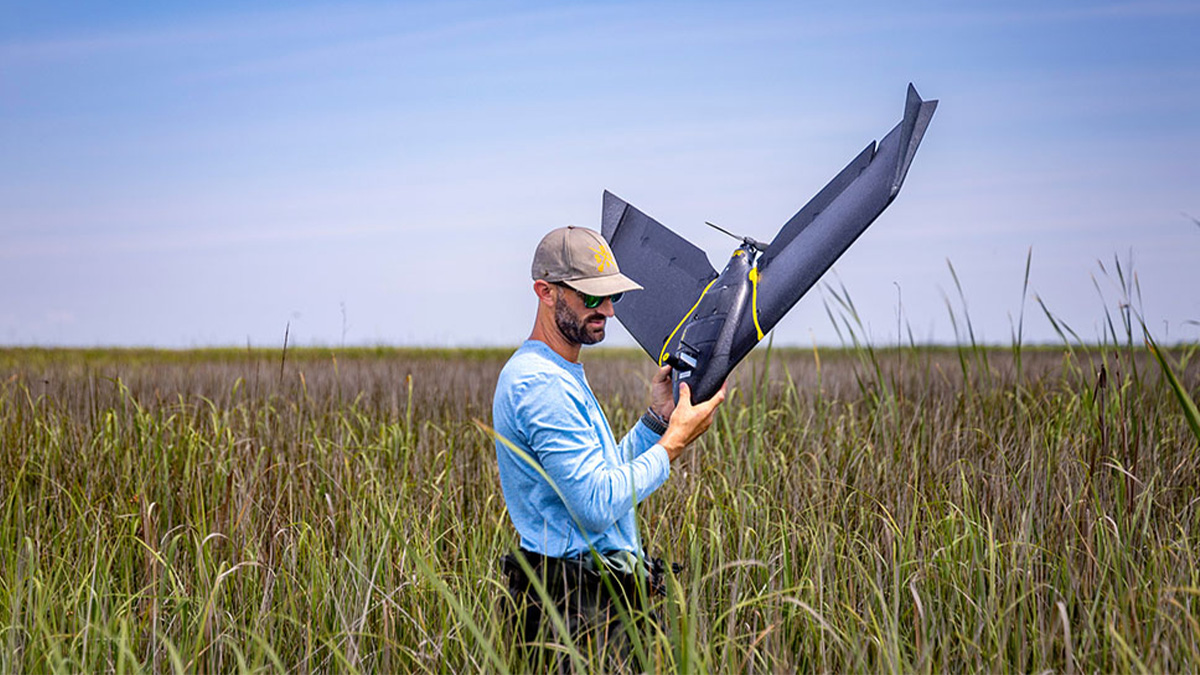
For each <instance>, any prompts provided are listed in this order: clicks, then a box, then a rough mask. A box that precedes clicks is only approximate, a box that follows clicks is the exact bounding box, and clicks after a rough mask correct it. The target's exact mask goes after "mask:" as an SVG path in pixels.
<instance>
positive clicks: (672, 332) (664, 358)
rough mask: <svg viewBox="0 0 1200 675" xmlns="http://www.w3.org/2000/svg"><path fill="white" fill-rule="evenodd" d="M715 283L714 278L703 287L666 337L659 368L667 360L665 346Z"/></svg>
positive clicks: (715, 279) (659, 359)
mask: <svg viewBox="0 0 1200 675" xmlns="http://www.w3.org/2000/svg"><path fill="white" fill-rule="evenodd" d="M716 282H717V278H716V277H714V278H713V280H712V281H710V282H708V285H707V286H705V287H704V290H703V291H700V297H698V298H696V304H694V305H692V308H691V309H689V310H688V311H687V314H684V315H683V318H682V319H680V320H679V325H678V326H675V330H673V331H671V334H670V335H668V336H667V341H666V342H664V343H663V348H662V353H661V354H659V355H658V365H660V366H661V365H662V364H663V362H665V361H666V360H667V345H669V344H671V338H673V337H675V334H676V333H678V332H679V329H680V328H682V327H683V322H684V321H687V320H688V317H689V316H691V315H692V312H694V311H696V308H697V307H699V306H700V301H701V300H703V299H704V294H705V293H707V292H708V289H710V288H712V285H713V284H715V283H716Z"/></svg>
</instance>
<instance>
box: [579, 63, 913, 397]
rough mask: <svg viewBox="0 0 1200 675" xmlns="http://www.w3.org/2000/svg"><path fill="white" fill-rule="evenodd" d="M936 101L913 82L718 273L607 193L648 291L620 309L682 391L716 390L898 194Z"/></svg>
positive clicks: (630, 263)
mask: <svg viewBox="0 0 1200 675" xmlns="http://www.w3.org/2000/svg"><path fill="white" fill-rule="evenodd" d="M935 108H937V101H923V100H921V97H920V96H919V95H918V94H917V90H916V88H915V87H913V86H912V85H911V84H909V85H908V99H907V101H906V102H905V106H904V119H902V120H901V121H900V123H899V124H897V125H896V126H895V127H894V128H893V129H892V130H891V131H890V132H888V134H887V135H886V136H884V137H883V140H882V141H879V143H878V144H876V143H875V142H871V143H870V144H869V145H867V147H866V149H864V150H863V151H862V152H861V153H859V154H858V156H857V157H855V158H854V159H853V160H852V161H851V162H850V163H849V164H848V165H847V166H846V168H844V169H842V171H841V172H840V173H839V174H838V175H837V176H835V177H834V178H833V180H831V181H829V184H828V185H826V186H825V187H824V188H822V189H821V191H820V192H818V193H817V195H816V196H815V197H813V198H812V199H811V200H810V201H809V202H808V204H805V205H804V208H802V209H800V211H799V212H798V213H796V215H794V216H792V218H791V220H789V221H788V222H787V223H786V224H785V225H784V226H783V229H781V230H779V233H778V234H776V235H775V239H773V240H772V241H771V243H769V244H765V245H764V244H762V243H760V242H758V241H755V240H753V239H751V238H749V237H745V238H743V239H742V245H741V246H739V247H738V248H737V250H735V251H734V252H733V255H732V256H731V257H730V258H729V263H728V264H726V265H725V269H724V270H722V271H721V273H720V274H717V272H716V270H714V269H713V267H712V265H711V264H709V262H708V258H707V257H706V256H705V255H704V252H703V251H701V250H700V249H699V248H697V247H696V246H694V245H692V244H691V243H689V242H688V241H687V240H686V239H684V238H683V237H680V236H679V235H678V234H675V233H674V232H672V231H671V230H669V229H667V228H666V227H664V226H663V225H661V224H659V223H658V222H656V221H655V220H654V219H653V218H650V217H649V216H647V215H646V214H644V213H642V212H641V211H639V210H637V209H636V208H634V207H633V206H631V205H629V204H628V203H626V202H625V201H623V200H622V199H621V198H619V197H617V196H616V195H614V194H612V193H610V192H608V191H605V192H604V212H603V216H602V218H601V234H603V235H604V238H605V239H607V240H608V243H609V246H610V247H611V248H612V250H613V253H614V255H615V256H616V258H617V260H618V261H619V263H620V265H621V271H622V272H623V273H625V274H627V275H628V276H630V277H632V278H633V279H634V280H636V281H637V282H638V283H640V284H641V285H642V286H643V287H645V290H643V291H641V292H638V293H629V294H628V295H626V297H625V298H624V300H623V301H622V302H621V303H619V304H617V305H616V306H615V307H614V310H615V312H616V315H617V318H618V319H620V321H621V323H622V324H624V325H625V327H626V328H627V329H628V330H629V332H630V333H631V334H633V337H634V338H635V339H636V340H637V341H638V344H640V345H641V346H642V349H645V350H646V353H648V354H649V355H650V357H651V358H653V359H654V360H655V361H656V362H657V363H658V364H659V365H663V364H669V365H670V366H671V367H672V369H673V371H674V374H673V379H674V387H675V395H676V399H678V396H679V384H680V383H681V382H687V383H688V387H689V388H690V389H691V394H692V401H693V402H699V401H706V400H708V399H709V398H711V397H712V396H713V394H715V393H717V390H718V389H720V388H721V384H722V383H724V382H725V378H726V376H727V375H729V372H730V371H731V370H733V367H734V366H736V365H737V364H738V363H739V362H740V361H741V360H742V358H743V357H745V356H746V354H748V353H749V352H750V350H751V349H752V348H753V347H754V345H755V344H757V343H758V342H759V341H760V340H762V339H763V336H764V335H766V333H767V332H768V331H770V330H771V328H773V327H774V326H775V324H776V323H777V322H778V321H779V320H780V319H781V318H783V315H784V314H786V313H787V312H788V310H790V309H791V308H792V306H793V305H795V304H796V302H798V301H799V300H800V298H801V297H802V296H803V295H804V294H805V293H806V292H808V290H809V289H810V288H812V286H813V284H815V283H816V282H817V279H819V278H820V277H821V275H822V274H824V273H825V271H826V270H828V269H829V268H830V266H832V265H833V263H834V262H835V261H836V260H837V259H838V258H839V257H840V256H841V255H842V253H844V252H845V251H846V249H847V248H849V247H850V244H852V243H854V240H855V239H857V238H858V236H859V235H861V234H862V233H863V231H865V230H866V229H867V227H868V226H869V225H870V224H871V223H872V222H873V221H874V220H875V218H876V217H878V216H879V214H880V213H882V212H883V210H884V209H886V208H887V206H888V204H891V203H892V200H893V199H895V198H896V194H897V193H899V192H900V186H901V185H902V184H903V183H904V176H905V174H907V173H908V167H909V164H911V163H912V160H913V156H914V155H915V154H916V152H917V146H918V145H920V143H921V138H922V137H923V136H924V135H925V128H926V127H928V126H929V120H930V118H931V117H932V116H933V111H934V109H935Z"/></svg>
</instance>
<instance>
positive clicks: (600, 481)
mask: <svg viewBox="0 0 1200 675" xmlns="http://www.w3.org/2000/svg"><path fill="white" fill-rule="evenodd" d="M492 425H493V428H494V429H495V430H496V433H497V434H498V435H499V437H500V438H499V439H497V441H496V461H497V462H498V463H499V466H500V484H501V487H502V488H503V489H504V501H505V503H506V504H507V505H508V515H509V517H510V518H512V522H513V525H514V526H515V527H516V528H517V532H518V533H519V534H520V535H521V547H522V548H525V549H527V550H531V551H536V552H538V553H541V554H543V555H547V556H554V557H569V556H573V555H576V554H578V553H581V552H583V551H586V550H588V543H589V542H590V543H591V545H592V546H594V547H595V548H596V550H597V551H600V552H601V553H605V552H609V551H615V550H623V551H630V552H632V553H635V554H639V555H640V554H641V553H642V546H641V540H640V538H639V536H638V531H637V522H636V519H635V517H634V509H633V507H634V504H635V496H636V500H637V501H641V500H642V499H645V498H646V496H647V495H649V494H650V493H652V492H654V491H655V490H656V489H658V487H659V486H660V485H662V484H663V483H664V482H666V480H667V476H668V475H669V473H670V459H669V458H668V457H667V451H666V450H664V449H663V447H662V446H661V445H657V443H658V440H659V435H658V434H656V433H654V432H653V431H651V430H650V429H649V427H647V426H646V425H645V424H642V423H640V422H639V423H638V424H635V425H634V427H633V429H631V430H630V431H629V433H628V434H626V435H625V437H624V438H622V439H621V442H620V444H618V443H617V442H616V440H615V439H614V438H613V433H612V429H611V428H610V427H609V425H608V419H607V418H606V417H605V416H604V411H603V410H601V409H600V403H599V402H598V401H597V400H596V396H595V395H594V394H593V393H592V389H591V387H590V386H589V385H588V382H587V378H586V376H585V375H584V372H583V366H582V365H581V364H578V363H571V362H570V361H567V360H566V359H564V358H562V357H561V356H559V355H558V354H557V353H555V352H554V350H552V349H551V348H550V347H549V346H548V345H546V344H545V343H544V342H540V341H538V340H526V341H525V343H524V344H522V345H521V347H520V348H519V349H518V350H517V351H516V353H514V354H513V355H512V358H510V359H509V360H508V363H507V364H505V366H504V369H503V370H502V371H501V372H500V379H499V381H498V382H497V384H496V396H495V399H494V400H493V403H492ZM502 439H503V440H502ZM505 440H507V441H508V442H509V443H511V444H512V446H513V447H509V445H508V443H506V442H505Z"/></svg>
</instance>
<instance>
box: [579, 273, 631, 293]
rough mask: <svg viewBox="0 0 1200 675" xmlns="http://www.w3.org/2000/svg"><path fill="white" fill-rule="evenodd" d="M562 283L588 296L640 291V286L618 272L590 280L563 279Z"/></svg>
mask: <svg viewBox="0 0 1200 675" xmlns="http://www.w3.org/2000/svg"><path fill="white" fill-rule="evenodd" d="M563 283H564V284H566V285H568V286H570V287H571V288H574V289H576V290H579V291H582V292H584V293H587V294H588V295H616V294H617V293H627V292H629V291H640V290H642V287H641V285H640V284H638V283H637V282H636V281H634V280H633V279H630V278H629V277H627V276H625V275H624V274H621V273H620V272H618V273H617V274H610V275H608V276H603V277H592V278H590V279H564V280H563Z"/></svg>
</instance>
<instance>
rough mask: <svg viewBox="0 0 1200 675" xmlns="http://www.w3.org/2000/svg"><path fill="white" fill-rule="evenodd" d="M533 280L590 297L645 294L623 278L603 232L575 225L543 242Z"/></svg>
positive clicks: (637, 285) (540, 246) (534, 263)
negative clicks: (549, 283) (563, 285)
mask: <svg viewBox="0 0 1200 675" xmlns="http://www.w3.org/2000/svg"><path fill="white" fill-rule="evenodd" d="M533 278H534V280H535V281H536V280H537V279H545V280H546V281H549V282H552V283H553V282H557V281H561V282H563V283H565V284H566V285H568V286H570V287H571V288H574V289H577V290H579V291H582V292H584V293H587V294H588V295H613V294H615V293H624V292H626V291H640V290H642V287H641V286H640V285H639V284H638V283H637V282H635V281H634V280H633V279H630V278H629V277H627V276H625V275H624V274H621V270H620V268H618V267H617V259H616V258H614V257H613V254H612V249H610V248H609V247H608V242H606V241H604V237H602V236H600V233H599V232H596V231H595V230H589V229H587V228H586V227H575V226H573V225H568V226H567V227H560V228H558V229H557V230H554V231H552V232H551V233H550V234H547V235H546V236H545V237H543V238H542V242H541V243H540V244H538V247H537V252H536V253H534V254H533Z"/></svg>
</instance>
